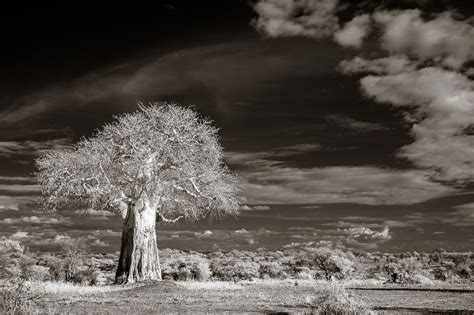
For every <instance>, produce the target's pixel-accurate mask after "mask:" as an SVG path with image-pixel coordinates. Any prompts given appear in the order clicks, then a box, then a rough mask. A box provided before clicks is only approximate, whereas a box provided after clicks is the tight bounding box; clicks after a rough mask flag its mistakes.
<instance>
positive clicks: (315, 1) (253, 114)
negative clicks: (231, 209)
mask: <svg viewBox="0 0 474 315" xmlns="http://www.w3.org/2000/svg"><path fill="white" fill-rule="evenodd" d="M0 12H1V15H2V16H1V18H0V24H1V25H0V26H1V27H0V33H1V38H2V44H3V46H4V47H5V48H4V49H2V51H1V52H0V57H1V58H0V67H1V69H2V76H1V77H0V81H1V82H0V83H1V84H0V237H2V238H17V239H21V240H22V241H24V242H25V243H26V244H27V245H29V246H31V248H33V249H38V250H43V251H54V250H57V248H58V246H59V245H60V244H61V242H63V241H64V240H67V239H70V238H82V239H83V240H84V241H85V242H86V243H87V244H88V246H90V248H91V249H92V250H94V251H103V252H115V251H117V250H118V248H119V242H120V230H121V226H120V224H121V223H120V218H117V217H113V216H111V215H109V214H108V213H105V212H103V211H101V210H100V209H88V210H87V211H86V214H84V213H82V214H77V215H76V214H70V215H66V216H64V215H63V216H60V215H57V214H53V213H45V212H44V211H42V209H41V208H40V207H39V206H38V205H37V204H36V203H35V200H36V198H37V196H38V195H39V187H38V186H37V185H36V181H35V179H34V171H35V165H34V160H35V159H36V158H37V157H38V156H40V155H41V154H42V153H44V152H45V151H48V150H66V149H68V148H71V146H72V145H73V144H74V143H75V142H77V141H78V140H79V139H80V138H82V137H88V136H90V135H92V134H93V133H94V130H96V129H97V128H100V127H101V126H102V125H103V124H104V123H106V122H110V121H111V120H112V119H113V115H116V114H119V113H123V112H132V111H135V110H137V102H138V101H141V102H144V103H146V102H149V101H167V102H174V103H178V104H181V105H184V106H195V109H196V110H198V111H199V113H201V114H202V115H204V116H208V117H210V118H211V119H212V120H213V121H214V123H215V125H216V126H217V127H219V128H220V132H219V134H220V137H221V143H222V145H223V147H224V149H225V160H226V162H227V164H228V165H229V167H230V169H231V170H233V171H234V172H235V173H237V174H239V175H240V177H241V178H242V200H243V205H242V212H241V215H240V216H239V217H238V218H227V219H225V220H223V221H220V222H212V223H211V224H210V223H209V222H207V221H203V222H198V223H196V224H185V223H179V224H177V225H174V226H170V225H166V226H159V227H158V242H159V244H158V245H159V247H173V248H183V249H197V250H206V251H207V250H215V249H224V250H229V249H232V248H240V249H256V248H259V247H266V248H272V249H273V248H278V247H280V246H282V245H285V244H288V243H291V242H305V241H322V242H333V243H335V244H337V245H339V246H342V247H347V248H350V249H352V250H370V251H386V252H400V251H407V250H410V251H413V250H417V251H431V250H435V249H437V248H445V249H447V250H451V251H467V250H471V251H472V250H474V232H473V231H474V229H473V226H474V193H473V192H472V188H473V181H474V167H473V166H474V83H473V78H474V17H473V13H474V5H473V4H470V2H469V1H454V0H453V1H448V0H444V1H443V0H417V1H415V0H404V1H391V0H380V1H359V2H349V1H343V0H339V1H337V0H301V1H296V0H256V1H251V2H249V1H239V0H236V1H199V2H197V1H192V2H190V1H173V0H169V1H156V2H154V3H153V4H147V5H143V6H136V7H130V6H121V5H118V4H114V5H107V4H106V3H103V4H102V5H101V6H98V5H97V4H94V5H87V4H86V3H81V4H72V3H67V4H66V3H61V4H53V3H51V4H48V5H46V4H45V5H41V6H40V5H37V6H35V7H22V6H20V5H15V4H13V5H11V6H9V7H6V6H4V7H2V10H1V11H0ZM83 212H84V211H83Z"/></svg>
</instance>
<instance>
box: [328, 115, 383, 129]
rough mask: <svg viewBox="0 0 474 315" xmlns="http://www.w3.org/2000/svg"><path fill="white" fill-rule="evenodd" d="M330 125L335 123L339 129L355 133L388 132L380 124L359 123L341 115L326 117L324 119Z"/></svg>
mask: <svg viewBox="0 0 474 315" xmlns="http://www.w3.org/2000/svg"><path fill="white" fill-rule="evenodd" d="M326 119H327V120H329V121H330V122H331V123H336V124H337V125H339V126H340V127H343V128H347V129H352V130H355V131H383V130H388V128H387V127H384V126H382V125H380V124H375V123H370V122H366V121H360V120H357V119H353V118H350V117H347V116H341V115H328V116H327V117H326Z"/></svg>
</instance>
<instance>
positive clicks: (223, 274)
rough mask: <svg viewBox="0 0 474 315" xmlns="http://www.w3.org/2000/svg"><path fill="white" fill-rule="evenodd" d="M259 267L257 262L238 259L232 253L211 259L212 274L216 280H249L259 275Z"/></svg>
mask: <svg viewBox="0 0 474 315" xmlns="http://www.w3.org/2000/svg"><path fill="white" fill-rule="evenodd" d="M259 269H260V265H259V264H258V263H256V262H254V261H250V260H240V259H238V258H237V257H234V256H232V255H229V256H219V257H214V258H213V259H212V261H211V272H212V276H213V277H214V278H217V279H218V280H224V281H239V280H251V279H253V278H258V277H259Z"/></svg>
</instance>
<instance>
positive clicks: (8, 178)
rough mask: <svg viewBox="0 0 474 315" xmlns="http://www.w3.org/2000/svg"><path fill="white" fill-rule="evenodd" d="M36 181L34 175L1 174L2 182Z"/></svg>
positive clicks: (30, 182) (27, 182)
mask: <svg viewBox="0 0 474 315" xmlns="http://www.w3.org/2000/svg"><path fill="white" fill-rule="evenodd" d="M35 182H36V179H35V178H34V177H27V176H0V183H2V184H33V183H35Z"/></svg>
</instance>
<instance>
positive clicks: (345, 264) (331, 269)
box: [297, 247, 354, 280]
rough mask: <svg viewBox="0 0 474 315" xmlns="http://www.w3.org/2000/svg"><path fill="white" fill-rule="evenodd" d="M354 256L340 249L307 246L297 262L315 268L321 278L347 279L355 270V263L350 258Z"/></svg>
mask: <svg viewBox="0 0 474 315" xmlns="http://www.w3.org/2000/svg"><path fill="white" fill-rule="evenodd" d="M352 256H353V255H352ZM352 256H349V255H348V254H346V253H344V252H343V251H341V250H339V249H331V248H327V247H315V248H313V247H307V248H305V250H304V251H303V252H302V253H300V254H299V255H298V261H297V264H299V265H301V266H309V267H313V268H315V269H316V270H315V271H316V276H317V277H319V278H324V279H326V280H332V279H334V278H335V279H345V278H347V277H348V276H349V275H350V274H351V273H352V271H353V270H354V268H353V266H354V263H353V261H352V260H351V259H349V257H352Z"/></svg>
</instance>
